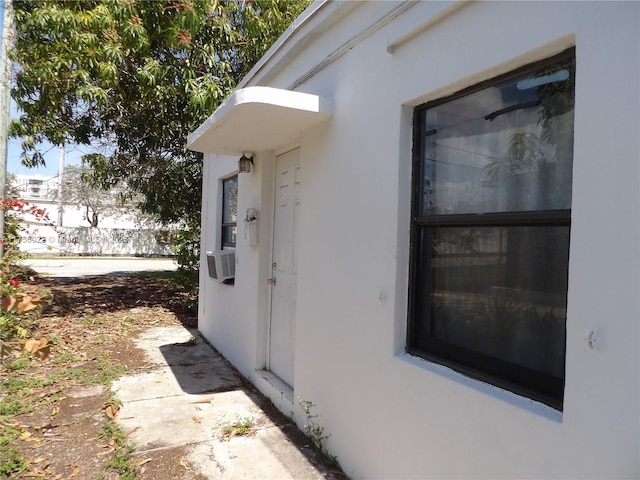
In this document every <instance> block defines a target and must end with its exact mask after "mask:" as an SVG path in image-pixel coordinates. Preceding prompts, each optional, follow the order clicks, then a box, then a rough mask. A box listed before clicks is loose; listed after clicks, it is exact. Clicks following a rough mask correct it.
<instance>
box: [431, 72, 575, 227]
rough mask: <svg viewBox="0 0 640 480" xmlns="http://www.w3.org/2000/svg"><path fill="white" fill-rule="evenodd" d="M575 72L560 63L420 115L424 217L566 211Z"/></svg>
mask: <svg viewBox="0 0 640 480" xmlns="http://www.w3.org/2000/svg"><path fill="white" fill-rule="evenodd" d="M572 70H573V65H572V62H571V61H566V62H560V63H559V64H556V65H553V66H550V67H547V68H543V69H540V70H538V71H535V72H533V73H531V74H529V75H525V76H521V77H518V78H515V79H513V80H508V81H504V82H501V83H499V84H498V85H496V86H492V87H489V88H485V89H482V90H480V91H477V92H475V93H472V94H470V95H467V96H464V97H462V98H458V99H455V100H452V101H449V102H445V103H442V104H440V105H436V106H434V107H432V108H429V109H427V110H425V111H424V112H423V114H424V115H425V118H424V146H423V149H424V171H423V173H424V178H423V187H422V188H423V192H424V197H423V200H422V205H421V213H422V214H423V215H428V214H438V215H439V214H457V213H486V212H514V211H527V210H557V209H567V208H571V168H572V160H573V158H572V157H573V135H572V132H573V78H572V77H573V76H572V73H571V72H572Z"/></svg>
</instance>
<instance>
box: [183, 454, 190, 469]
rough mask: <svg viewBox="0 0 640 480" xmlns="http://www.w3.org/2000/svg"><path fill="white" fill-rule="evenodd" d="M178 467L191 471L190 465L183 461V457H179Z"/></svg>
mask: <svg viewBox="0 0 640 480" xmlns="http://www.w3.org/2000/svg"><path fill="white" fill-rule="evenodd" d="M180 465H182V466H183V467H184V468H185V469H187V470H191V465H189V463H188V462H187V461H186V460H185V459H184V457H180Z"/></svg>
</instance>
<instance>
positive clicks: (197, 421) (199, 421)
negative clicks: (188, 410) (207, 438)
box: [193, 416, 202, 423]
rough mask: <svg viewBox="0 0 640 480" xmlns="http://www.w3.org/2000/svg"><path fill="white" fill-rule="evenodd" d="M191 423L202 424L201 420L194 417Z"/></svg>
mask: <svg viewBox="0 0 640 480" xmlns="http://www.w3.org/2000/svg"><path fill="white" fill-rule="evenodd" d="M193 421H194V422H196V423H202V419H201V418H199V417H195V416H194V417H193Z"/></svg>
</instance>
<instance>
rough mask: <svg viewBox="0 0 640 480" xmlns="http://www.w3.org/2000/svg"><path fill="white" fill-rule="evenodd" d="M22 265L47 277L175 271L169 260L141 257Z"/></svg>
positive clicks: (34, 261) (41, 261) (36, 261)
mask: <svg viewBox="0 0 640 480" xmlns="http://www.w3.org/2000/svg"><path fill="white" fill-rule="evenodd" d="M22 263H23V265H25V266H28V267H31V268H33V269H34V270H35V271H36V272H38V273H39V274H41V275H46V276H48V277H57V278H61V277H67V278H71V277H88V276H95V275H122V274H125V273H133V272H145V271H158V270H175V269H176V268H177V264H176V262H175V260H173V259H171V258H141V257H55V258H36V257H34V258H28V259H26V260H24V261H23V262H22Z"/></svg>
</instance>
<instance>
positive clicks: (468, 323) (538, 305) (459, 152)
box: [407, 49, 575, 410]
mask: <svg viewBox="0 0 640 480" xmlns="http://www.w3.org/2000/svg"><path fill="white" fill-rule="evenodd" d="M574 85H575V53H574V50H573V49H571V50H569V51H566V52H564V53H563V54H561V55H558V56H555V57H553V58H551V59H549V60H547V61H545V62H539V63H537V64H535V65H530V66H528V67H525V68H523V69H520V70H518V71H515V72H512V73H511V74H509V75H505V76H502V77H499V78H496V79H494V80H492V81H489V82H485V83H483V84H480V85H477V86H475V87H472V88H469V89H467V90H465V91H463V92H460V93H458V94H456V95H453V96H450V97H447V98H443V99H440V100H437V101H433V102H429V103H426V104H424V105H421V106H419V107H417V108H416V110H415V119H414V136H415V139H414V166H413V200H412V222H411V242H412V243H411V272H410V275H411V279H410V280H411V281H410V285H411V288H410V292H409V304H410V307H409V324H408V347H407V349H408V351H409V352H410V353H411V354H414V355H419V356H421V357H424V358H426V359H429V360H432V361H435V362H438V363H441V364H444V365H447V366H449V367H451V368H453V369H456V370H458V371H461V372H463V373H464V374H467V375H469V376H472V377H475V378H479V379H481V380H483V381H486V382H489V383H492V384H494V385H498V386H500V387H502V388H506V389H508V390H511V391H514V392H516V393H518V394H521V395H525V396H528V397H530V398H534V399H536V400H539V401H541V402H544V403H546V404H548V405H550V406H552V407H554V408H556V409H559V410H561V409H562V400H563V393H564V371H565V324H566V298H567V278H568V261H569V233H570V224H571V177H572V165H573V107H574Z"/></svg>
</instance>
